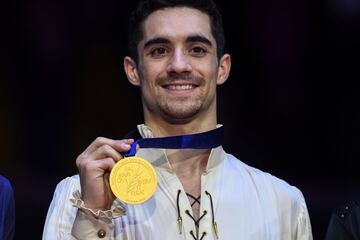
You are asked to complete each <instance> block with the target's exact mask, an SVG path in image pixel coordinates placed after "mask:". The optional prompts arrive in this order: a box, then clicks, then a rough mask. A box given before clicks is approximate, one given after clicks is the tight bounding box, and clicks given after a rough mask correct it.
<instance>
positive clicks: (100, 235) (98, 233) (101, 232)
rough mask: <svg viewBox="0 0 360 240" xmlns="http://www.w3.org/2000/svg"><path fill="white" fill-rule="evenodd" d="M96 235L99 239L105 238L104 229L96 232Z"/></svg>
mask: <svg viewBox="0 0 360 240" xmlns="http://www.w3.org/2000/svg"><path fill="white" fill-rule="evenodd" d="M97 235H98V237H99V238H104V237H105V236H106V231H105V230H104V229H100V230H99V231H98V232H97Z"/></svg>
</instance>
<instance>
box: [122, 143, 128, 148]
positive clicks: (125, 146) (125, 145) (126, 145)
mask: <svg viewBox="0 0 360 240" xmlns="http://www.w3.org/2000/svg"><path fill="white" fill-rule="evenodd" d="M122 147H123V148H130V145H129V144H126V143H123V144H122Z"/></svg>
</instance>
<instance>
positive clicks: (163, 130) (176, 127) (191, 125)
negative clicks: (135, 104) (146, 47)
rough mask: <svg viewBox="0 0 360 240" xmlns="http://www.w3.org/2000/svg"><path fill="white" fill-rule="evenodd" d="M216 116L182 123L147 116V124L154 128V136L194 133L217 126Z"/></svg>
mask: <svg viewBox="0 0 360 240" xmlns="http://www.w3.org/2000/svg"><path fill="white" fill-rule="evenodd" d="M216 124H217V122H216V117H215V116H214V117H205V118H197V119H195V120H191V121H188V122H185V123H182V124H177V123H171V122H169V121H166V120H165V119H163V118H161V117H156V116H152V117H146V115H145V125H147V126H149V127H150V128H151V129H152V130H153V134H154V137H165V136H175V135H183V134H194V133H200V132H206V131H210V130H212V129H214V128H216Z"/></svg>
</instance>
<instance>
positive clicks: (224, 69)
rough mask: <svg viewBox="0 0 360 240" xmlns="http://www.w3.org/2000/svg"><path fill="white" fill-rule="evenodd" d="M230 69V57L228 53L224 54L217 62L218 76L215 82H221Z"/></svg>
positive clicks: (224, 79) (227, 75)
mask: <svg viewBox="0 0 360 240" xmlns="http://www.w3.org/2000/svg"><path fill="white" fill-rule="evenodd" d="M230 69H231V57H230V55H229V54H224V55H223V56H222V57H221V59H220V63H219V71H218V78H217V81H216V83H217V84H218V85H220V84H223V83H224V82H225V81H226V79H228V77H229V73H230Z"/></svg>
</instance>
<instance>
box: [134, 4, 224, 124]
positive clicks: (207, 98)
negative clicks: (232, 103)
mask: <svg viewBox="0 0 360 240" xmlns="http://www.w3.org/2000/svg"><path fill="white" fill-rule="evenodd" d="M143 32H144V38H143V39H142V40H141V41H140V43H139V45H138V53H139V63H138V68H137V71H138V77H139V80H140V81H139V85H140V87H141V92H142V97H143V104H144V112H145V114H157V115H160V116H162V117H164V118H165V119H167V120H169V121H175V122H184V121H189V120H191V119H193V118H194V117H196V116H198V115H199V114H202V113H206V112H208V111H214V114H216V112H215V109H216V85H217V84H220V83H222V82H223V81H225V80H220V79H219V76H218V75H219V74H218V72H219V63H218V59H217V56H216V42H215V39H214V37H213V36H212V34H211V29H210V21H209V17H208V16H207V15H206V14H204V13H202V12H200V11H198V10H195V9H192V8H186V7H181V8H166V9H163V10H158V11H155V12H153V13H152V14H150V15H149V17H148V18H147V19H146V20H145V22H144V24H143Z"/></svg>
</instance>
